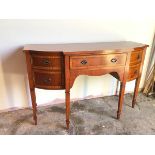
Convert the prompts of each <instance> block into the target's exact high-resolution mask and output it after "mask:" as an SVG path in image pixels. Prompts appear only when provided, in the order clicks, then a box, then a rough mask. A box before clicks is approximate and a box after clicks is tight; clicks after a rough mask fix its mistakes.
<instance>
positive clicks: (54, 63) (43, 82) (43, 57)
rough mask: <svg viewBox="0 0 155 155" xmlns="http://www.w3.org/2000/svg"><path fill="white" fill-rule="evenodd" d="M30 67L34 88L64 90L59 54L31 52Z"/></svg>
mask: <svg viewBox="0 0 155 155" xmlns="http://www.w3.org/2000/svg"><path fill="white" fill-rule="evenodd" d="M30 54H31V65H32V72H33V77H34V79H33V80H34V83H35V87H36V88H43V89H64V60H63V54H62V53H61V52H36V51H31V52H30Z"/></svg>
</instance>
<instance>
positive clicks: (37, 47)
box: [23, 41, 148, 53]
mask: <svg viewBox="0 0 155 155" xmlns="http://www.w3.org/2000/svg"><path fill="white" fill-rule="evenodd" d="M145 47H148V45H146V44H141V43H136V42H131V41H120V42H96V43H95V42H92V43H91V42H90V43H65V44H29V45H25V46H24V49H23V50H24V51H27V50H31V51H48V52H50V51H51V52H52V51H62V52H64V53H65V52H67V53H68V52H76V51H78V52H79V51H95V50H133V49H136V48H145Z"/></svg>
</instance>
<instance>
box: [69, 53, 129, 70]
mask: <svg viewBox="0 0 155 155" xmlns="http://www.w3.org/2000/svg"><path fill="white" fill-rule="evenodd" d="M125 63H126V54H108V55H91V56H71V57H70V68H71V69H82V68H93V67H94V68H95V67H102V66H104V67H111V66H124V65H125Z"/></svg>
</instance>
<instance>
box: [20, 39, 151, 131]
mask: <svg viewBox="0 0 155 155" xmlns="http://www.w3.org/2000/svg"><path fill="white" fill-rule="evenodd" d="M147 47H148V45H145V44H141V43H135V42H130V41H121V42H97V43H70V44H31V45H26V46H25V47H24V49H23V51H24V52H25V55H26V63H27V72H28V79H29V86H30V94H31V99H32V108H33V119H34V121H35V124H37V114H36V113H37V103H36V95H35V88H40V89H50V90H60V89H65V94H66V125H67V128H69V123H70V122H69V118H70V89H71V88H72V86H73V83H74V81H75V79H76V77H77V76H79V75H88V76H100V75H104V74H111V75H112V76H113V77H115V78H116V79H118V80H119V81H120V92H119V101H118V110H117V119H119V118H120V115H121V111H122V105H123V98H124V91H125V85H126V82H128V81H131V80H136V82H135V89H134V95H133V100H132V107H134V105H135V103H136V96H137V94H138V88H139V83H140V79H141V74H142V68H143V63H144V57H145V52H146V48H147Z"/></svg>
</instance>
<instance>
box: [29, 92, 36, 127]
mask: <svg viewBox="0 0 155 155" xmlns="http://www.w3.org/2000/svg"><path fill="white" fill-rule="evenodd" d="M30 93H31V100H32V109H33V120H34V123H35V125H37V104H36V95H35V89H31V90H30Z"/></svg>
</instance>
